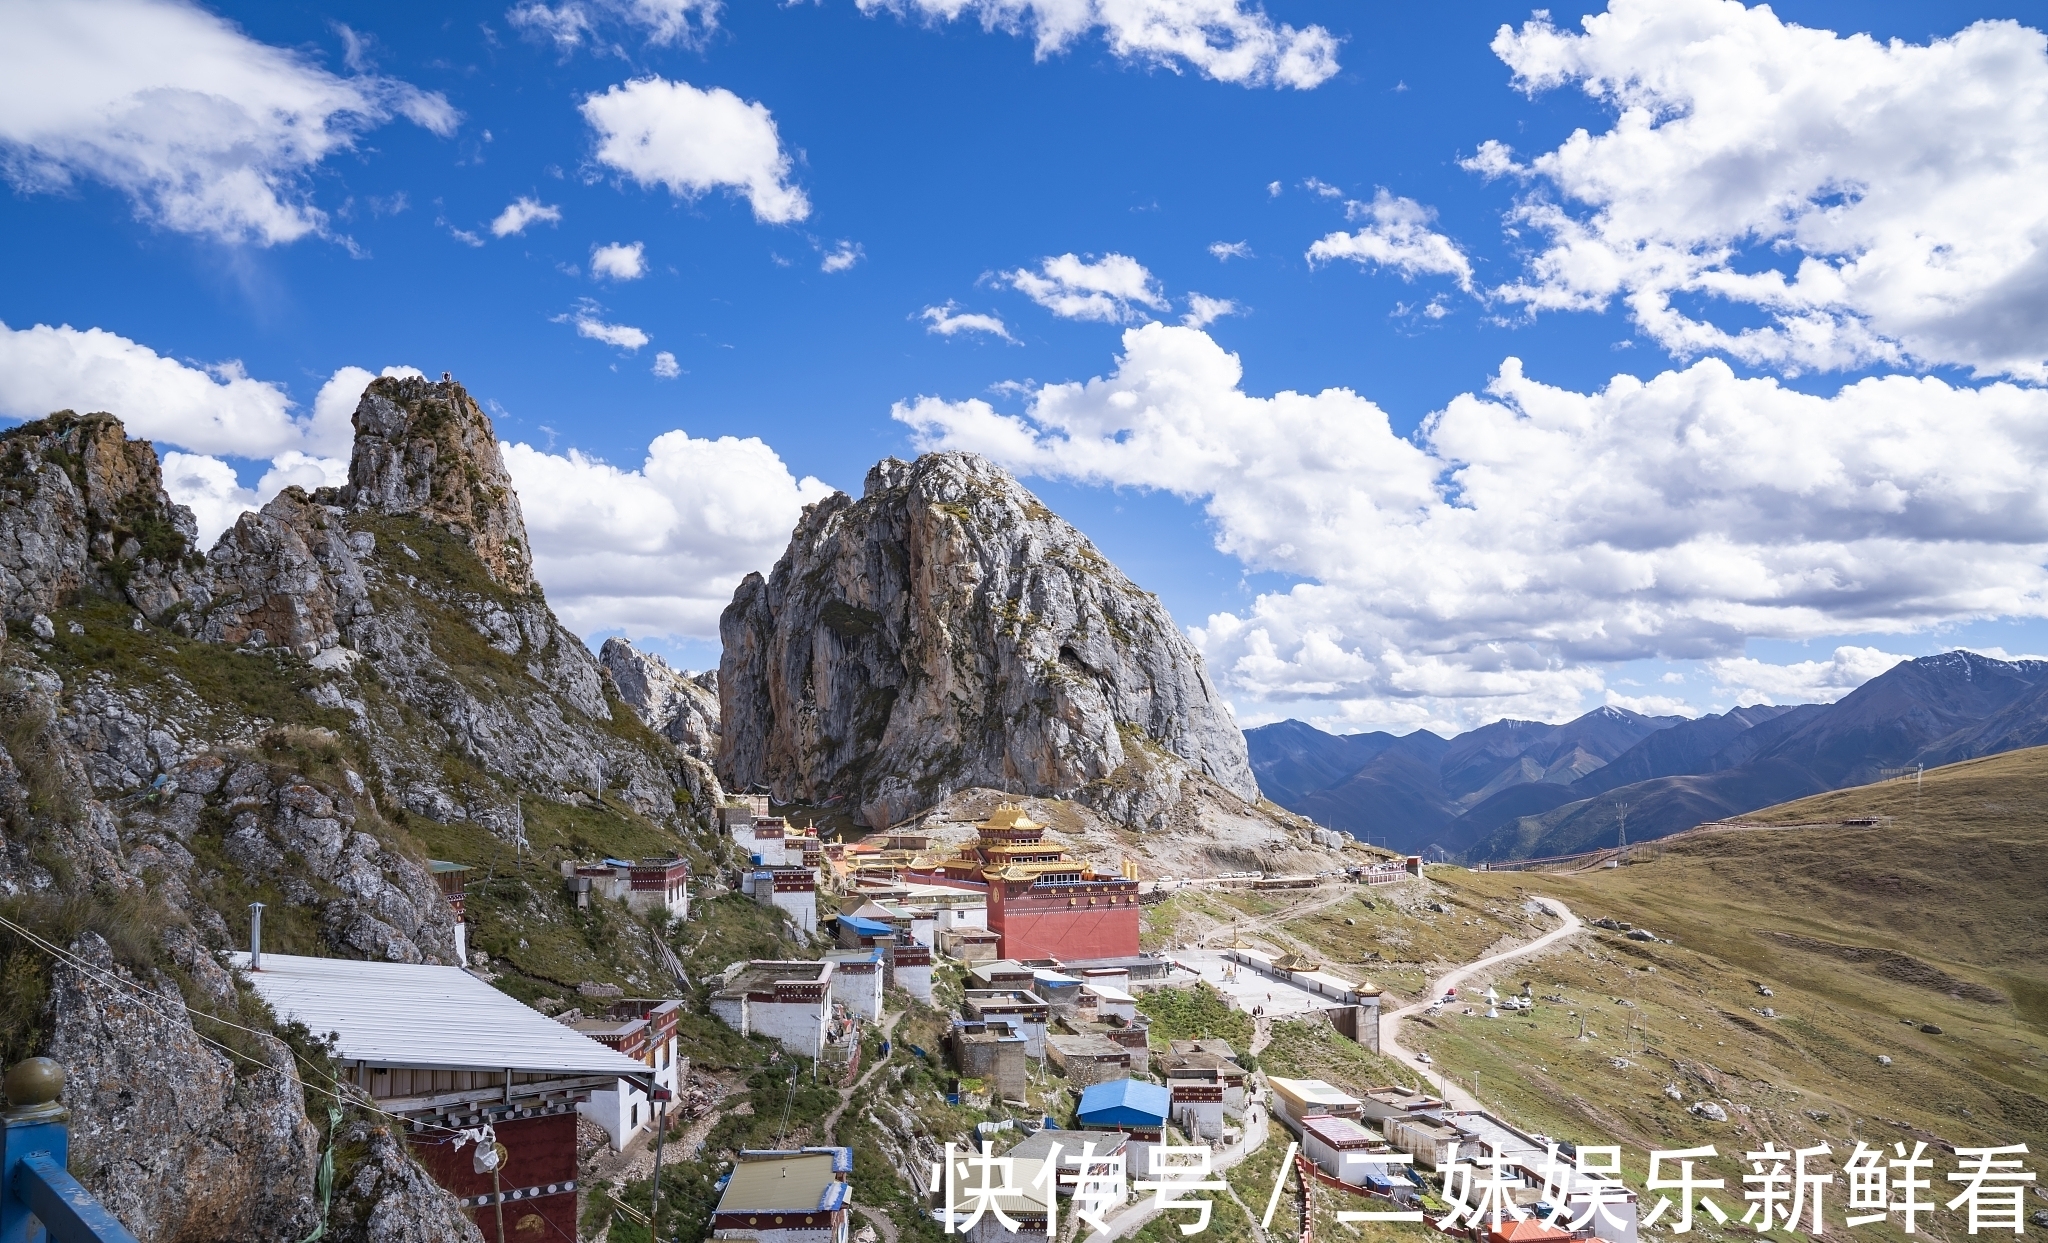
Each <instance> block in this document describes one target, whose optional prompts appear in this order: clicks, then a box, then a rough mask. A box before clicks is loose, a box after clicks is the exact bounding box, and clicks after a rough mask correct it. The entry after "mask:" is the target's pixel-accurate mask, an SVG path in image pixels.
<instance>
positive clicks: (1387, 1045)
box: [1380, 898, 1585, 1109]
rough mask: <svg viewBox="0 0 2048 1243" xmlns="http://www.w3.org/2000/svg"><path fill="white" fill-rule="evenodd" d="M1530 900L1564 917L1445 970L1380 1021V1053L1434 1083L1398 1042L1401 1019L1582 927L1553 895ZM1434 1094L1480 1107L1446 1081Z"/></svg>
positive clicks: (1429, 1070)
mask: <svg viewBox="0 0 2048 1243" xmlns="http://www.w3.org/2000/svg"><path fill="white" fill-rule="evenodd" d="M1533 900H1534V901H1536V902H1538V903H1541V904H1542V906H1543V909H1545V910H1547V911H1549V912H1550V913H1551V914H1553V915H1556V916H1558V917H1559V918H1560V919H1562V920H1564V923H1563V924H1561V925H1559V926H1558V927H1556V928H1553V929H1551V930H1550V931H1549V932H1546V933H1544V934H1543V935H1542V936H1540V937H1537V938H1536V939H1535V940H1534V941H1531V942H1529V943H1528V944H1527V945H1520V946H1516V947H1515V948H1514V949H1511V950H1502V951H1501V952H1500V953H1498V954H1489V955H1488V956H1487V957H1485V958H1481V959H1479V960H1478V961H1476V962H1470V963H1467V964H1465V965H1464V966H1462V967H1456V968H1453V969H1452V970H1450V971H1449V972H1446V973H1445V974H1444V975H1443V976H1442V978H1440V979H1438V980H1437V981H1436V982H1435V983H1434V984H1432V985H1431V986H1430V990H1429V994H1428V995H1427V996H1425V997H1424V998H1423V999H1422V1000H1421V1001H1418V1002H1416V1003H1414V1004H1413V1005H1408V1006H1403V1007H1401V1008H1400V1009H1399V1010H1396V1011H1394V1012H1393V1013H1392V1014H1389V1015H1387V1016H1386V1018H1385V1019H1384V1020H1382V1026H1381V1028H1380V1052H1381V1053H1383V1054H1385V1055H1386V1056H1388V1057H1391V1058H1393V1059H1394V1060H1395V1061H1397V1062H1400V1063H1401V1064H1403V1065H1405V1066H1407V1067H1408V1068H1409V1069H1411V1070H1413V1071H1414V1072H1415V1073H1416V1074H1418V1075H1420V1076H1421V1077H1422V1081H1423V1082H1424V1083H1430V1082H1437V1076H1436V1068H1435V1067H1433V1066H1431V1065H1429V1064H1428V1063H1425V1062H1423V1061H1421V1060H1420V1057H1419V1055H1418V1054H1417V1053H1415V1052H1412V1051H1410V1050H1409V1049H1407V1048H1405V1047H1404V1046H1403V1045H1402V1044H1401V1021H1402V1020H1403V1019H1405V1018H1407V1017H1408V1016H1409V1015H1411V1014H1420V1013H1422V1012H1423V1011H1424V1010H1427V1009H1429V1007H1430V1006H1431V1005H1432V1004H1434V1003H1435V1001H1436V999H1437V998H1439V997H1442V996H1443V995H1444V990H1445V989H1450V988H1456V987H1458V986H1459V985H1461V984H1463V983H1464V982H1465V981H1466V980H1469V979H1471V978H1472V977H1473V976H1475V975H1479V974H1482V973H1484V972H1487V971H1491V970H1492V969H1493V968H1495V967H1498V966H1500V965H1501V964H1502V963H1506V962H1513V961H1514V960H1515V959H1517V958H1527V957H1529V956H1531V955H1533V954H1540V953H1542V952H1543V951H1545V950H1547V949H1549V948H1550V947H1551V946H1553V945H1556V944H1557V943H1558V942H1559V941H1562V940H1565V939H1566V938H1568V937H1570V936H1572V935H1574V934H1575V933H1577V932H1578V931H1579V929H1581V928H1583V927H1584V926H1585V925H1584V924H1583V923H1581V922H1580V920H1579V917H1578V916H1577V915H1574V914H1572V910H1571V908H1570V907H1568V906H1566V905H1565V904H1564V903H1562V902H1560V901H1558V900H1557V899H1556V898H1535V899H1533ZM1438 1094H1439V1095H1440V1096H1442V1097H1443V1098H1444V1100H1445V1102H1447V1103H1448V1104H1449V1105H1450V1106H1451V1107H1452V1108H1454V1109H1478V1108H1480V1105H1479V1101H1478V1099H1477V1098H1476V1097H1474V1096H1473V1095H1472V1094H1471V1093H1470V1092H1467V1091H1466V1090H1465V1089H1463V1088H1461V1087H1459V1086H1458V1085H1457V1084H1456V1083H1452V1082H1448V1081H1443V1082H1438Z"/></svg>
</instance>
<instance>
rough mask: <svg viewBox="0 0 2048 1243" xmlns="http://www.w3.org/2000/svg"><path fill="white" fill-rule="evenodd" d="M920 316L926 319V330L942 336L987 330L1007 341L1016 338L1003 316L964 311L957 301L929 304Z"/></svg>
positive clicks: (991, 334) (993, 335) (989, 333)
mask: <svg viewBox="0 0 2048 1243" xmlns="http://www.w3.org/2000/svg"><path fill="white" fill-rule="evenodd" d="M918 318H920V319H922V320H924V322H925V331H926V332H935V333H937V334H938V335H940V336H942V337H951V336H957V335H958V334H960V333H963V332H985V333H987V334H988V335H990V336H992V337H1001V338H1002V339H1003V340H1005V341H1014V340H1016V338H1015V337H1013V336H1011V335H1010V330H1009V328H1007V327H1005V326H1004V324H1003V321H1002V319H1001V317H999V316H995V315H982V314H979V313H976V312H963V311H961V310H960V306H959V304H958V303H956V302H948V303H946V304H945V305H944V306H928V307H926V308H925V309H924V310H923V311H921V312H919V315H918Z"/></svg>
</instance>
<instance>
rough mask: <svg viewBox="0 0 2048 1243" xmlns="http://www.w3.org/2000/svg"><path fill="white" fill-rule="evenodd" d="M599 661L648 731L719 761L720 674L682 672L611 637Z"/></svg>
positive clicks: (657, 657)
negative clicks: (644, 723) (645, 724)
mask: <svg viewBox="0 0 2048 1243" xmlns="http://www.w3.org/2000/svg"><path fill="white" fill-rule="evenodd" d="M597 659H598V661H599V663H601V664H602V665H604V667H605V671H606V672H608V673H610V674H611V675H612V682H613V684H614V685H616V686H617V687H618V688H619V698H620V699H621V700H623V701H625V703H626V704H627V705H628V706H630V707H631V708H632V709H633V711H635V712H637V713H639V714H640V719H641V720H642V721H645V722H646V723H647V727H648V728H649V729H651V730H653V731H654V732H655V733H657V734H660V735H661V736H662V737H664V738H667V739H668V740H669V741H670V742H673V743H675V744H676V745H677V746H679V747H681V748H682V749H683V750H685V751H687V752H689V753H690V754H691V755H694V756H697V757H698V758H700V759H704V760H715V759H716V758H717V757H718V671H717V670H715V669H713V670H708V671H706V672H704V673H681V672H678V671H677V670H675V669H673V668H670V667H669V663H668V662H667V661H665V660H663V659H662V658H661V657H659V656H657V655H655V654H654V653H652V652H643V651H641V650H640V649H639V648H637V647H634V646H633V645H632V644H631V643H629V642H628V641H626V640H625V639H616V638H615V639H606V640H605V641H604V646H603V647H602V648H600V649H599V650H598V653H597Z"/></svg>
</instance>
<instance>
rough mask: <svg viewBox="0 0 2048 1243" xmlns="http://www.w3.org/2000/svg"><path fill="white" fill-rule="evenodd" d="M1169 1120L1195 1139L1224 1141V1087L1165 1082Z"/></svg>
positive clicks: (1185, 1081)
mask: <svg viewBox="0 0 2048 1243" xmlns="http://www.w3.org/2000/svg"><path fill="white" fill-rule="evenodd" d="M1166 1090H1167V1092H1168V1099H1169V1100H1170V1102H1171V1104H1170V1106H1169V1108H1170V1109H1171V1111H1172V1112H1171V1113H1170V1114H1169V1116H1170V1117H1171V1118H1172V1119H1173V1121H1174V1123H1175V1125H1177V1126H1179V1127H1180V1129H1181V1130H1183V1131H1185V1132H1187V1133H1188V1135H1190V1136H1192V1137H1193V1138H1195V1139H1206V1140H1212V1141H1217V1142H1220V1141H1221V1140H1222V1139H1223V1085H1222V1084H1220V1083H1216V1082H1214V1081H1213V1080H1212V1081H1208V1082H1204V1081H1203V1080H1199V1079H1168V1080H1167V1081H1166Z"/></svg>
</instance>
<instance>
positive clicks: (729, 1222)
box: [711, 1148, 853, 1243]
mask: <svg viewBox="0 0 2048 1243" xmlns="http://www.w3.org/2000/svg"><path fill="white" fill-rule="evenodd" d="M852 1173H853V1150H852V1149H851V1148H803V1149H799V1150H797V1151H795V1152H757V1151H747V1152H742V1153H740V1154H739V1160H738V1161H736V1162H735V1163H734V1164H733V1170H732V1176H731V1177H730V1178H728V1179H727V1180H726V1184H725V1190H724V1192H722V1193H721V1194H720V1195H719V1198H718V1207H717V1208H716V1209H714V1210H712V1214H711V1237H712V1238H714V1239H751V1240H754V1243H846V1240H847V1237H848V1234H847V1232H848V1227H849V1224H850V1223H849V1219H848V1215H849V1212H850V1210H851V1207H852V1204H853V1186H852V1183H851V1182H850V1181H849V1179H850V1177H851V1175H852Z"/></svg>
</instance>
